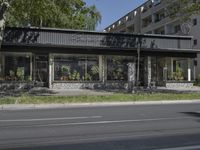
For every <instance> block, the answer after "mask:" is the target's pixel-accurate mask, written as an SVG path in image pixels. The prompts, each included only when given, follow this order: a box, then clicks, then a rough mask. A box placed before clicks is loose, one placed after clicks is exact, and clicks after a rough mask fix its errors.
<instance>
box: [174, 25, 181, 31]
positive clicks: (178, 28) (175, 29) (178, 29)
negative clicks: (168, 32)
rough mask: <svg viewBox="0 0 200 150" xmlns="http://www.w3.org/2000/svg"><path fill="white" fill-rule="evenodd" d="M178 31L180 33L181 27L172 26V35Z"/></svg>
mask: <svg viewBox="0 0 200 150" xmlns="http://www.w3.org/2000/svg"><path fill="white" fill-rule="evenodd" d="M179 31H181V26H180V25H176V26H174V33H178V32H179Z"/></svg>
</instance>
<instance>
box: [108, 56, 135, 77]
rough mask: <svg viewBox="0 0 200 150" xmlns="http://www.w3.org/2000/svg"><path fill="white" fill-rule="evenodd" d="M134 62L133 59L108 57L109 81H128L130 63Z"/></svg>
mask: <svg viewBox="0 0 200 150" xmlns="http://www.w3.org/2000/svg"><path fill="white" fill-rule="evenodd" d="M129 62H133V58H132V57H125V56H124V57H123V56H109V57H107V80H111V81H113V80H118V81H127V80H128V65H127V64H128V63H129Z"/></svg>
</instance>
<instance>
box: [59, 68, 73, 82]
mask: <svg viewBox="0 0 200 150" xmlns="http://www.w3.org/2000/svg"><path fill="white" fill-rule="evenodd" d="M70 70H71V69H70V66H67V65H63V66H62V67H61V74H62V76H61V80H69V78H70V75H71V72H70Z"/></svg>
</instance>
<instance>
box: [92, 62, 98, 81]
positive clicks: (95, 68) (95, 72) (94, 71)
mask: <svg viewBox="0 0 200 150" xmlns="http://www.w3.org/2000/svg"><path fill="white" fill-rule="evenodd" d="M91 75H92V78H93V79H94V80H95V79H98V76H99V66H98V65H93V66H92V68H91Z"/></svg>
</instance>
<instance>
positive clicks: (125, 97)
mask: <svg viewBox="0 0 200 150" xmlns="http://www.w3.org/2000/svg"><path fill="white" fill-rule="evenodd" d="M194 99H200V93H188V94H169V93H166V94H164V93H154V94H113V95H103V96H92V95H84V96H29V95H22V96H20V97H4V98H0V105H2V104H64V103H95V102H140V101H159V100H194Z"/></svg>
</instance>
